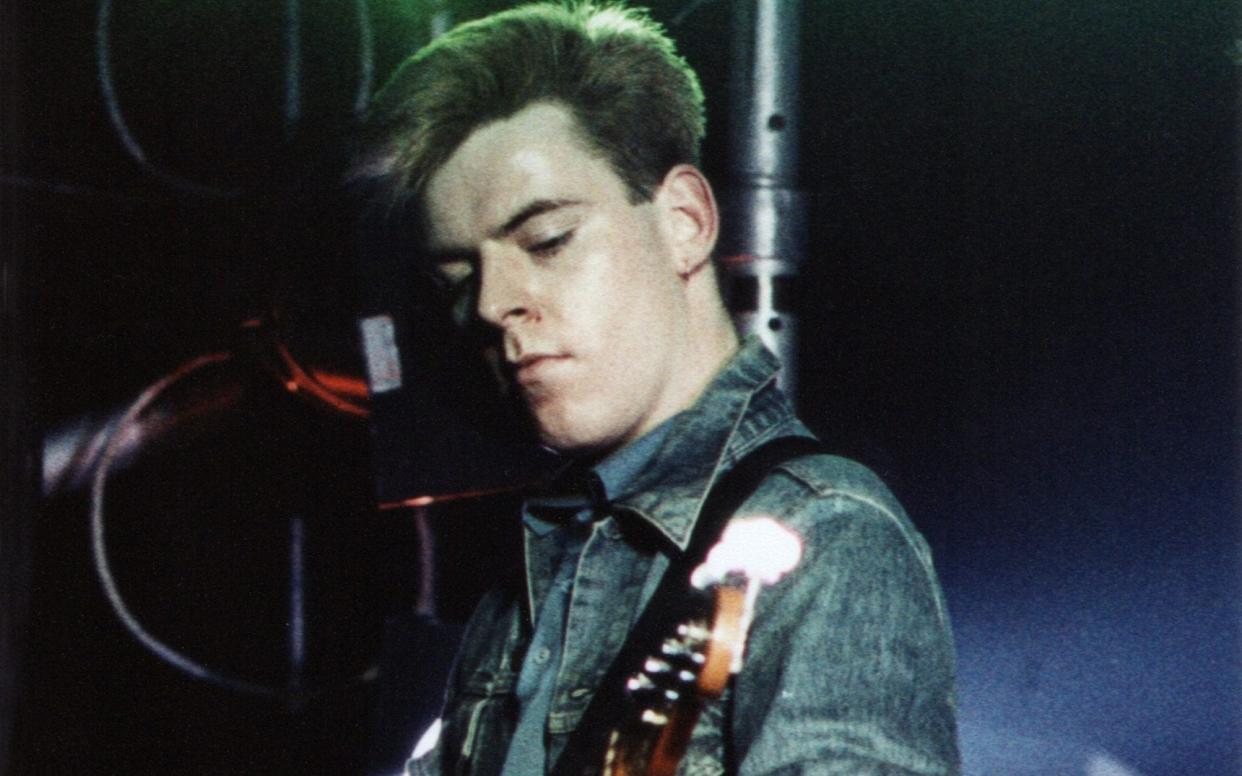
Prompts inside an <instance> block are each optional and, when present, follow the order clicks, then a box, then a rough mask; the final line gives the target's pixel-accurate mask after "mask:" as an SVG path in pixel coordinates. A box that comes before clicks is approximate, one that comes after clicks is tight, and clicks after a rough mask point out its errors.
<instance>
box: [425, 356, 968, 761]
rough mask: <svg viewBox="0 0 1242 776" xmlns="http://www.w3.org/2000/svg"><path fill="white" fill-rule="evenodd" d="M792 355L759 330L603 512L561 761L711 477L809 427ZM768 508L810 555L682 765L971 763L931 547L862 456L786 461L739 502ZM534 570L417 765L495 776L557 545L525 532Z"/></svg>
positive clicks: (473, 636)
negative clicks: (785, 360) (787, 379)
mask: <svg viewBox="0 0 1242 776" xmlns="http://www.w3.org/2000/svg"><path fill="white" fill-rule="evenodd" d="M777 369H778V363H777V361H776V359H775V358H774V357H773V356H772V355H771V354H769V353H768V352H767V351H766V350H765V349H764V348H763V346H762V345H761V344H760V343H759V342H758V341H757V340H754V339H751V340H748V341H747V342H746V343H745V344H744V345H743V347H742V349H741V350H740V351H739V352H738V354H737V355H736V356H735V357H734V358H733V360H732V361H731V362H730V363H729V364H728V365H727V366H726V367H725V369H724V370H722V372H721V373H720V374H719V375H717V377H716V378H715V380H714V381H713V382H712V384H711V385H710V386H709V387H708V388H707V390H706V391H705V392H704V393H703V395H702V396H701V397H700V398H699V400H698V401H697V402H696V404H695V405H694V406H693V407H692V408H690V409H689V410H686V411H685V412H683V413H681V414H680V415H678V416H676V417H675V418H673V420H672V424H671V430H670V432H669V433H668V435H667V437H666V438H665V439H664V441H663V442H662V444H661V445H660V447H659V449H658V450H657V452H656V453H655V454H654V456H652V459H651V460H650V462H649V464H648V465H647V466H646V467H645V468H644V469H643V470H642V471H640V472H638V473H637V474H636V475H635V476H634V479H633V481H632V483H631V486H630V487H629V488H628V489H627V491H628V493H629V495H627V496H624V497H622V498H620V499H618V500H617V501H616V502H614V503H613V504H611V514H609V515H608V516H607V517H604V518H603V519H599V520H596V521H595V522H594V523H593V524H592V526H591V533H590V535H589V536H588V537H587V539H586V543H585V545H584V546H583V549H582V555H581V559H580V561H579V564H578V568H577V574H576V576H575V579H574V585H573V592H572V594H571V598H570V602H569V607H568V611H567V613H566V622H565V638H564V642H563V643H562V645H561V646H562V653H563V660H562V665H561V668H560V671H559V672H558V674H557V677H556V682H555V687H554V690H553V694H552V703H551V710H550V713H549V715H548V721H547V728H546V736H547V737H546V741H547V744H548V758H549V762H555V759H556V757H557V756H558V755H559V753H560V752H561V751H563V749H564V747H565V744H566V742H567V741H568V739H569V737H570V735H571V734H572V733H573V732H574V730H575V729H576V726H577V723H578V721H579V719H580V718H581V717H582V714H583V712H584V711H585V709H586V707H587V704H588V703H589V702H590V700H591V697H592V695H593V694H594V692H595V688H596V687H597V686H598V684H599V683H600V681H601V679H602V678H603V676H604V674H605V673H606V672H607V670H608V668H609V664H610V662H611V661H612V659H613V657H614V656H615V655H616V654H617V653H618V652H619V651H620V649H621V647H622V644H623V643H624V641H625V638H626V635H627V633H628V631H629V629H630V627H631V625H632V624H633V622H634V620H635V619H636V618H637V616H638V614H639V613H640V611H641V608H642V604H643V603H644V602H645V599H646V598H647V597H648V596H650V595H651V593H652V592H653V590H654V589H655V587H656V585H657V584H658V582H659V578H660V575H661V574H662V573H663V571H664V569H665V568H667V567H668V564H669V561H670V559H671V558H673V557H675V556H676V555H677V554H678V553H680V552H682V551H683V550H684V548H685V547H686V544H687V542H688V541H689V538H690V532H691V529H692V527H693V525H694V523H695V521H696V520H697V519H698V516H699V512H700V511H701V509H702V507H703V502H704V499H705V498H706V496H707V494H708V492H709V490H710V488H711V485H712V483H713V482H715V481H716V480H717V479H718V478H719V477H720V475H721V474H722V473H724V472H725V471H728V470H729V469H730V468H731V467H732V466H733V465H734V463H735V462H737V461H738V460H740V459H741V458H742V457H743V456H745V455H746V454H747V453H748V452H750V451H751V450H753V449H755V448H756V447H758V446H760V445H762V444H764V443H765V442H767V441H770V440H772V439H776V438H779V437H783V436H791V435H803V436H809V431H808V430H807V429H806V427H805V426H803V425H802V423H801V422H799V421H798V420H797V418H796V417H795V416H794V413H793V410H792V408H791V407H790V405H789V402H788V401H787V400H786V399H785V397H784V395H783V394H782V393H781V392H780V391H779V389H777V387H776V385H775V378H776V372H777ZM746 515H769V516H772V517H774V518H776V519H777V520H778V521H780V522H782V523H783V524H784V525H785V526H786V527H788V528H790V529H791V530H793V531H795V532H796V533H798V534H799V535H800V536H801V537H802V540H803V544H804V547H803V556H802V559H801V561H800V563H799V565H798V567H797V568H796V569H795V570H794V571H793V572H791V573H790V574H789V575H788V576H787V577H786V578H785V579H783V580H781V581H780V582H778V583H776V584H775V585H772V586H770V587H768V588H767V589H765V590H764V591H763V592H762V593H761V594H760V596H759V599H758V602H757V604H756V607H755V617H754V621H753V623H752V625H751V628H750V632H749V640H748V643H747V647H746V660H745V663H744V665H743V668H742V670H741V672H740V673H739V674H738V675H737V676H735V677H734V678H733V680H732V682H731V683H730V687H729V688H728V690H726V692H725V694H724V696H723V697H722V698H721V699H719V700H717V701H713V702H711V703H709V704H708V705H707V707H706V708H705V709H704V712H703V715H702V717H701V718H700V719H699V722H698V724H697V726H696V727H695V730H694V733H693V735H692V738H691V741H690V746H689V748H688V751H687V753H686V756H685V757H684V759H683V760H682V762H681V765H680V767H679V770H678V772H679V773H680V774H687V775H691V774H692V775H693V776H699V775H700V774H703V775H709V774H711V775H714V774H720V773H738V774H740V775H741V776H752V775H753V776H759V774H775V773H780V774H794V773H816V774H957V773H959V772H960V766H959V756H958V749H957V731H956V720H955V705H956V702H955V690H954V676H953V674H954V655H953V645H952V639H951V635H950V631H949V623H948V617H947V613H946V610H945V604H944V599H943V596H942V594H941V591H940V586H939V584H938V582H937V580H936V576H935V572H934V570H933V568H932V563H931V557H930V552H929V551H928V548H927V545H926V543H925V542H924V541H923V539H922V537H921V536H919V534H918V532H917V531H916V530H915V529H914V527H913V526H912V525H911V523H910V521H909V520H908V518H907V517H906V515H905V513H904V512H903V510H902V508H901V507H900V505H899V504H898V503H897V502H896V500H895V499H894V498H893V496H892V495H891V494H890V493H889V491H888V489H887V488H886V487H885V486H884V485H883V483H881V482H880V481H879V479H878V478H877V477H876V476H875V475H874V474H872V473H871V472H870V471H869V470H867V469H866V468H864V467H862V466H861V465H859V464H857V463H854V462H852V461H848V460H846V459H843V458H838V457H835V456H831V455H812V456H806V457H803V458H798V459H795V460H793V461H789V462H786V463H784V464H782V465H780V466H778V467H776V468H775V469H774V470H773V471H772V472H771V473H770V474H769V475H768V476H767V477H766V478H765V479H764V481H763V482H762V484H761V485H760V486H759V487H758V489H757V490H756V491H755V492H754V493H753V494H752V495H751V496H750V497H749V498H747V499H746V501H745V502H744V503H743V505H742V506H741V507H740V508H739V510H738V511H737V513H736V516H746ZM525 553H526V558H525V560H526V563H525V569H526V574H525V579H521V578H515V579H511V580H508V581H507V582H506V583H504V584H501V585H500V586H499V587H497V588H496V589H494V590H492V591H491V592H489V593H488V594H487V595H486V596H484V598H483V600H482V601H481V602H480V604H479V607H478V609H477V610H476V612H475V614H474V616H473V617H472V618H471V621H470V623H469V624H468V625H467V628H466V632H465V634H464V636H463V642H462V647H461V650H460V652H459V655H458V661H457V664H456V666H455V668H454V670H453V673H452V676H450V678H449V684H448V690H447V696H446V701H445V707H444V713H443V716H442V719H443V728H442V731H441V735H440V739H439V742H438V743H437V745H436V746H435V747H434V748H433V749H432V750H431V751H430V752H429V753H428V754H427V755H426V756H424V757H422V758H421V759H418V760H414V761H411V763H410V764H409V772H410V773H411V774H421V773H428V774H436V775H437V776H438V775H439V774H446V775H448V774H462V775H463V776H464V775H466V774H469V775H471V776H476V775H477V776H496V774H498V773H499V772H500V768H501V765H502V764H503V762H504V759H505V753H506V751H507V749H508V745H509V739H510V736H511V735H512V731H513V726H514V722H515V715H514V703H513V693H514V688H515V684H516V681H517V676H518V671H519V669H520V667H521V665H522V660H523V657H524V652H525V649H526V646H527V644H528V643H529V640H530V637H531V633H532V626H533V620H532V615H531V613H532V612H536V611H538V604H539V602H540V601H541V600H542V599H543V597H544V596H545V595H546V594H547V590H548V586H549V584H550V583H551V579H552V577H553V575H554V573H555V565H554V564H555V557H556V556H555V553H554V552H550V551H548V548H545V547H543V546H541V543H540V541H539V538H538V537H537V536H532V535H531V534H530V533H529V532H528V533H527V536H526V546H525Z"/></svg>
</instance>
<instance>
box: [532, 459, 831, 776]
mask: <svg viewBox="0 0 1242 776" xmlns="http://www.w3.org/2000/svg"><path fill="white" fill-rule="evenodd" d="M824 452H827V450H826V448H825V447H824V445H823V443H822V442H820V441H819V440H818V439H813V438H810V437H800V436H799V437H794V436H789V437H780V438H778V439H774V440H772V441H770V442H767V443H765V444H763V445H761V446H759V447H758V448H756V449H755V450H753V451H751V452H750V453H749V454H747V455H746V457H744V458H743V459H742V460H740V461H738V462H737V464H736V465H735V466H734V467H733V468H732V469H730V470H729V471H728V472H726V473H725V474H724V475H722V476H721V478H720V479H719V480H717V481H716V483H715V485H713V486H712V489H711V492H709V493H708V495H707V499H706V500H705V502H704V505H703V510H702V512H701V513H700V514H699V519H698V521H697V522H696V523H695V525H694V528H693V529H692V532H691V535H690V541H689V543H688V544H687V546H686V551H685V552H684V553H682V554H681V555H679V556H678V557H676V558H674V559H673V561H672V562H671V563H670V564H669V567H668V569H667V570H666V571H665V573H664V576H663V577H662V578H661V580H660V584H659V586H658V587H657V588H656V590H655V592H654V593H653V594H652V595H651V598H650V599H649V600H648V601H647V605H646V607H645V608H644V609H643V612H642V614H641V615H640V616H639V618H638V621H637V622H635V624H634V627H633V628H631V629H630V635H629V638H628V639H627V640H626V642H625V645H624V646H623V647H622V648H621V652H620V653H619V654H618V655H617V658H616V659H615V660H614V661H613V663H612V666H611V667H610V668H609V669H608V672H607V673H606V674H605V675H604V679H603V681H602V682H601V683H600V685H599V687H598V688H597V689H596V692H595V696H594V697H593V698H592V699H591V703H590V704H589V705H588V706H587V708H586V711H585V712H584V713H583V716H582V720H581V721H580V722H579V723H578V727H577V729H576V731H575V732H574V734H573V736H572V737H571V738H570V740H569V742H568V744H567V745H566V747H565V751H564V752H563V753H562V754H561V756H560V758H559V759H558V760H557V762H556V767H555V768H553V769H552V774H553V776H582V774H585V773H596V772H598V770H599V768H600V765H601V761H602V759H603V754H604V750H605V747H606V745H607V741H608V735H609V733H610V731H611V730H612V729H613V728H614V727H616V725H617V723H618V722H619V721H620V719H619V718H620V715H621V714H623V713H624V712H625V710H626V699H625V691H624V685H625V680H626V679H627V678H628V677H629V676H630V675H632V674H633V673H635V672H636V671H638V670H639V668H640V667H641V666H642V663H643V661H644V660H645V659H646V658H647V656H649V655H651V654H654V653H655V652H656V651H657V650H658V648H659V646H660V644H661V643H662V642H663V640H664V639H665V638H666V637H667V636H668V635H669V633H670V632H671V631H672V629H673V628H674V627H676V625H677V624H678V623H679V622H681V621H682V620H683V619H685V618H686V616H687V615H688V613H689V609H690V604H691V598H690V595H689V590H690V573H691V572H692V571H693V570H694V569H695V567H696V566H698V565H699V564H700V563H702V562H703V559H704V558H705V557H706V556H707V551H708V550H709V549H711V547H712V545H714V544H715V543H716V542H717V541H718V540H719V538H720V535H721V533H723V532H724V526H725V523H727V522H728V520H729V518H730V517H732V516H733V514H734V513H735V512H737V510H738V508H739V507H741V506H742V503H743V502H744V501H745V500H746V499H747V498H748V497H749V496H750V495H751V494H752V493H754V492H755V490H756V489H757V488H758V487H759V484H760V483H761V482H762V481H763V479H764V478H765V477H766V476H767V475H768V473H769V472H771V471H772V470H773V469H774V468H776V467H777V466H779V465H781V464H782V463H785V462H786V461H790V460H793V459H795V458H800V457H802V456H805V455H813V454H816V453H824Z"/></svg>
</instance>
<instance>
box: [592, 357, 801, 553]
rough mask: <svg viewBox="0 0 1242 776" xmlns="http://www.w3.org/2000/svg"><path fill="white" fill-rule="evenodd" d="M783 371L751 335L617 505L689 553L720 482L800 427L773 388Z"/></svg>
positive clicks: (678, 419)
mask: <svg viewBox="0 0 1242 776" xmlns="http://www.w3.org/2000/svg"><path fill="white" fill-rule="evenodd" d="M779 369H780V362H779V361H777V359H776V357H775V356H773V355H772V354H771V353H769V352H768V350H767V349H766V348H765V347H764V346H763V344H762V343H761V342H760V341H759V340H758V339H757V338H755V337H749V338H747V340H746V341H745V342H744V343H743V344H742V347H741V348H740V349H739V350H738V352H737V353H736V354H735V355H734V357H733V358H732V360H730V361H729V363H728V364H727V365H726V366H725V367H724V369H722V370H721V371H720V373H719V374H717V375H716V377H715V378H714V379H713V380H712V382H711V383H710V384H709V385H708V387H707V389H706V390H705V391H704V392H703V394H702V395H701V396H700V397H699V399H698V401H696V402H695V404H694V405H693V406H692V407H691V408H690V409H688V410H685V411H684V412H681V413H680V414H678V415H677V416H676V417H674V418H673V420H672V424H673V425H672V428H671V430H670V432H669V434H668V435H667V437H666V438H665V440H664V442H663V444H661V445H660V448H659V449H658V450H657V451H656V453H655V455H654V456H653V457H652V459H651V461H650V463H649V465H648V466H646V467H645V468H644V470H643V471H641V472H639V473H638V474H637V475H636V476H635V477H634V479H633V480H632V482H631V485H630V487H629V488H627V489H626V490H627V493H626V494H624V495H622V496H621V497H620V498H619V499H617V500H616V501H615V502H614V504H613V506H614V507H615V508H617V509H618V510H624V511H628V512H631V513H633V514H635V515H637V516H638V517H639V518H641V519H643V520H645V521H646V522H648V523H650V524H651V525H652V526H653V527H654V528H655V529H656V530H658V531H659V532H660V533H661V534H663V535H664V536H665V537H666V538H667V539H668V540H669V541H670V542H672V543H673V544H674V545H676V546H677V548H678V549H680V550H684V549H685V548H686V545H687V544H688V542H689V541H690V533H691V529H693V528H694V524H695V522H696V521H697V520H698V517H699V513H700V512H701V511H702V509H703V504H704V501H705V500H706V498H707V494H708V492H709V491H710V490H711V487H712V484H713V483H715V482H716V479H717V478H718V477H719V476H720V475H721V474H723V473H724V472H725V471H728V469H729V468H731V467H732V466H733V464H734V463H735V462H736V461H737V460H738V459H740V458H741V457H742V456H744V455H745V454H746V453H747V452H749V451H750V450H752V449H753V448H755V447H757V446H758V445H760V444H763V443H764V442H766V441H768V440H769V439H773V438H776V437H778V436H786V435H789V434H791V433H799V429H802V426H801V424H800V423H799V422H798V421H797V419H796V418H795V417H794V414H793V408H792V407H791V406H790V404H789V401H788V400H787V399H786V398H785V396H784V394H783V393H781V392H780V390H779V389H777V387H776V373H777V371H778V370H779ZM801 433H806V432H805V431H802V432H801Z"/></svg>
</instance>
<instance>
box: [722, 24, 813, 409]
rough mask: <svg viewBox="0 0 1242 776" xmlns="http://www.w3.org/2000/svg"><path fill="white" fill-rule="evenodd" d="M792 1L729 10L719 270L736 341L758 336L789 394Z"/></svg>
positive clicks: (799, 200) (795, 260)
mask: <svg viewBox="0 0 1242 776" xmlns="http://www.w3.org/2000/svg"><path fill="white" fill-rule="evenodd" d="M800 18H801V3H800V2H799V1H798V0H736V2H735V5H734V32H733V57H732V61H733V63H734V65H733V67H734V70H733V72H732V74H731V78H730V123H729V133H730V155H729V164H730V168H729V180H728V186H727V187H726V189H725V195H724V198H723V216H724V233H723V235H722V239H721V262H722V265H723V266H724V268H725V270H726V271H727V273H728V276H727V277H728V287H729V292H728V293H729V304H730V309H731V310H732V311H733V317H734V321H735V323H736V324H737V326H738V330H739V331H740V332H741V333H742V334H744V335H745V334H756V335H758V336H759V338H760V339H761V340H763V342H764V344H765V345H767V346H768V348H769V349H770V350H772V351H773V352H774V353H776V355H777V356H779V357H780V359H781V362H782V363H783V364H784V369H783V370H782V372H781V377H780V384H781V387H782V388H784V389H785V391H786V392H787V393H788V394H789V395H790V396H791V397H792V396H794V393H795V390H796V386H797V369H796V367H797V335H798V326H797V318H796V317H795V315H794V313H793V309H792V296H793V294H792V293H791V292H792V288H793V282H794V280H795V278H796V277H797V275H798V271H799V268H800V266H801V264H802V261H803V259H804V255H805V250H806V202H805V198H804V197H803V195H802V193H801V192H799V191H797V189H796V186H797V176H798V136H799V134H800V131H801V116H800V113H799V110H798V71H799V56H800V51H799V48H800V47H799V33H800V25H799V19H800Z"/></svg>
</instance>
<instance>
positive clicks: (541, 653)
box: [534, 647, 552, 666]
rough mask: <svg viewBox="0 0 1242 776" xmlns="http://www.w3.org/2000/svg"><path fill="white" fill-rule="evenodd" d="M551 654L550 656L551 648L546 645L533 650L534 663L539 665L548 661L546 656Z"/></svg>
mask: <svg viewBox="0 0 1242 776" xmlns="http://www.w3.org/2000/svg"><path fill="white" fill-rule="evenodd" d="M551 656H552V651H551V650H549V649H548V648H547V647H540V648H539V649H537V650H535V655H534V660H535V665H539V666H541V665H543V664H544V663H546V662H548V658H549V657H551Z"/></svg>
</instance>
